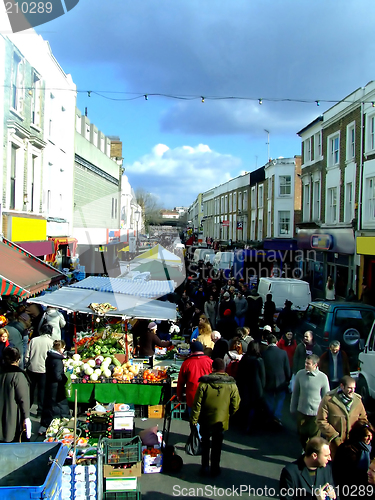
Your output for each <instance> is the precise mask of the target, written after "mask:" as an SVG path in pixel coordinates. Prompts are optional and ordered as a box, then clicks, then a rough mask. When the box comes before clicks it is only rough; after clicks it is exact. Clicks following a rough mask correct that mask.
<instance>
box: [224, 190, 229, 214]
mask: <svg viewBox="0 0 375 500" xmlns="http://www.w3.org/2000/svg"><path fill="white" fill-rule="evenodd" d="M224 206H225V213H228V195H227V194H226V195H225V205H224Z"/></svg>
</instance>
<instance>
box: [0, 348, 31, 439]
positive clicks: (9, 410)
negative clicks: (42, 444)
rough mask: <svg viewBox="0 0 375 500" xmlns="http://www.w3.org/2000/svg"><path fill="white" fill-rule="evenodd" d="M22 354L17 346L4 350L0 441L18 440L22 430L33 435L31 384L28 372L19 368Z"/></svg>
mask: <svg viewBox="0 0 375 500" xmlns="http://www.w3.org/2000/svg"><path fill="white" fill-rule="evenodd" d="M20 359H21V355H20V352H19V350H18V349H16V348H15V347H6V348H5V349H4V351H3V364H2V366H1V372H0V441H1V442H5V443H11V442H17V441H18V440H19V438H20V436H21V433H22V430H25V431H26V438H28V439H29V438H30V436H31V421H30V385H29V380H28V378H27V375H26V373H25V372H24V371H23V370H21V368H19V366H18V365H19V362H20Z"/></svg>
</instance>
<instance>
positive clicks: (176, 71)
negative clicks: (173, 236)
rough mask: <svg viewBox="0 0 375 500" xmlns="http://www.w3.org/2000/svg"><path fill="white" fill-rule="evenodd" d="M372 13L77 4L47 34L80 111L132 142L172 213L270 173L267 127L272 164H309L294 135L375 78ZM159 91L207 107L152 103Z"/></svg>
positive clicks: (322, 5)
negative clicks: (300, 160)
mask: <svg viewBox="0 0 375 500" xmlns="http://www.w3.org/2000/svg"><path fill="white" fill-rule="evenodd" d="M374 13H375V6H374V2H373V0H356V1H354V0H340V1H338V0H314V1H313V0H234V1H233V0H225V1H223V0H204V1H202V0H200V1H198V0H138V1H136V0H107V1H105V2H103V1H99V0H79V4H78V5H77V6H76V7H75V8H73V9H72V10H71V11H70V12H68V13H67V14H65V15H63V16H62V17H60V18H58V19H56V20H54V21H51V22H49V23H47V24H45V25H42V26H39V27H38V28H37V32H38V33H40V34H41V35H42V36H43V38H45V39H46V40H48V41H49V42H50V45H51V47H52V51H53V53H54V55H55V57H56V59H57V60H58V62H59V63H60V65H61V66H62V68H63V69H64V71H65V72H67V73H70V74H71V75H72V77H73V80H74V82H75V83H76V85H77V88H78V90H79V91H82V92H79V94H78V107H79V108H80V109H81V111H84V109H85V107H87V108H88V117H89V119H90V120H91V121H92V122H93V123H95V124H96V126H98V128H99V129H100V130H102V131H103V132H104V133H105V134H106V135H117V136H119V137H120V139H121V140H122V142H123V156H124V165H125V167H126V173H127V175H128V178H129V181H130V183H131V184H132V185H133V187H134V188H137V187H143V188H144V189H146V190H147V191H149V192H151V193H153V194H155V195H156V196H157V197H158V198H159V200H160V203H161V204H162V205H164V206H165V207H166V208H171V207H173V206H176V205H178V206H180V205H189V204H190V203H191V202H192V201H193V200H194V199H195V197H196V195H197V193H198V192H200V191H204V190H206V189H209V188H210V187H212V186H214V185H217V184H220V183H221V182H224V181H226V180H227V179H229V178H231V177H235V176H236V175H239V174H240V173H242V172H244V171H251V170H254V169H255V168H256V167H260V166H261V165H263V164H264V163H265V162H266V161H267V144H266V143H267V134H266V132H265V131H264V129H267V130H269V131H270V155H271V157H273V158H276V157H279V156H284V157H289V156H294V155H296V154H300V151H301V145H300V140H299V138H298V136H297V135H296V132H297V131H298V130H300V129H301V128H303V127H304V126H305V125H307V124H308V123H309V122H310V121H311V120H313V119H314V118H316V117H317V116H318V115H319V114H321V113H322V112H323V111H325V110H326V109H328V108H329V107H330V106H331V105H333V104H334V102H336V101H339V100H341V99H343V98H344V97H345V96H346V95H348V94H349V93H351V92H352V91H354V90H355V89H356V88H358V87H361V86H363V85H365V84H366V83H368V82H369V81H370V80H372V79H373V78H374V75H375V71H374V70H375V68H374V65H375V59H374V57H373V54H374V53H375V51H374V44H375V41H374V37H372V36H371V33H372V31H373V19H374ZM89 90H91V91H92V93H91V97H88V95H87V92H86V91H89ZM96 92H97V93H98V94H100V95H97V94H96ZM126 93H127V94H126ZM155 93H160V94H168V95H171V96H175V97H177V96H196V97H197V99H192V100H181V99H174V98H167V97H156V96H155V97H154V96H151V95H149V97H148V100H147V101H146V100H145V99H144V98H143V97H142V96H143V94H155ZM135 96H141V98H139V99H135V100H122V101H118V100H117V101H114V100H110V99H129V98H131V97H135ZM200 96H204V97H205V102H204V103H202V102H201V99H200ZM214 96H215V97H220V98H223V97H224V98H225V97H231V96H235V97H242V98H248V99H233V100H232V99H210V97H214ZM109 98H110V99H109ZM259 98H262V99H263V104H262V105H259V104H258V99H259ZM268 99H271V100H268ZM283 99H290V100H291V102H290V101H287V102H284V101H282V100H283ZM299 99H302V100H303V99H306V100H310V101H312V102H311V103H298V102H295V101H296V100H299ZM315 100H319V101H320V106H319V107H318V106H317V105H316V104H315V102H314V101H315ZM324 100H330V101H334V102H332V103H324V102H323V101H324Z"/></svg>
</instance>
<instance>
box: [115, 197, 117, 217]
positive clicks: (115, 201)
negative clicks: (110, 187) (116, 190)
mask: <svg viewBox="0 0 375 500" xmlns="http://www.w3.org/2000/svg"><path fill="white" fill-rule="evenodd" d="M115 219H117V198H115Z"/></svg>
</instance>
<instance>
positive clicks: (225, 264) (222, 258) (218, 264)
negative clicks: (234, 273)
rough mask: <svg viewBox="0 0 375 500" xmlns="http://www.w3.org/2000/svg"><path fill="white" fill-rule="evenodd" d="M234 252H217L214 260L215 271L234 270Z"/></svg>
mask: <svg viewBox="0 0 375 500" xmlns="http://www.w3.org/2000/svg"><path fill="white" fill-rule="evenodd" d="M233 260H234V252H217V253H216V255H215V258H214V269H215V270H216V271H218V270H219V269H232V266H233Z"/></svg>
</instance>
